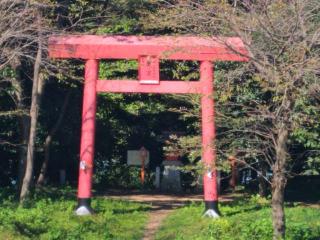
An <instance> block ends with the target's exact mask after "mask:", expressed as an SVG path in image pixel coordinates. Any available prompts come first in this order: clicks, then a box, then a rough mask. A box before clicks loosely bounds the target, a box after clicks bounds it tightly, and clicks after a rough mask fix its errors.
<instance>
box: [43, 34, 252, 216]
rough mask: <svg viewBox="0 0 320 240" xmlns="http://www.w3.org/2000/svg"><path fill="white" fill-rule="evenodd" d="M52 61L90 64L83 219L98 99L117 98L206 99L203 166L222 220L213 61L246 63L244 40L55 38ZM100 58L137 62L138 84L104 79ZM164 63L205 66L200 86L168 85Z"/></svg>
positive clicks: (212, 211) (210, 199) (210, 204)
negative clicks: (169, 96)
mask: <svg viewBox="0 0 320 240" xmlns="http://www.w3.org/2000/svg"><path fill="white" fill-rule="evenodd" d="M49 55H50V57H51V58H80V59H84V60H85V81H84V93H83V107H82V129H81V146H80V167H79V187H78V204H79V205H78V208H77V210H76V213H77V214H78V215H85V214H90V213H91V207H90V199H91V184H92V183H91V179H92V172H93V158H94V138H95V115H96V95H97V93H99V92H113V93H167V94H201V95H202V96H201V117H202V118H201V119H202V120H201V121H202V161H203V163H204V164H205V167H206V172H205V173H204V181H203V182H204V200H205V204H206V214H207V215H209V216H211V217H217V216H218V214H219V212H218V205H217V203H218V193H217V181H216V170H215V155H216V153H215V148H214V139H215V125H214V100H213V76H214V73H213V64H212V62H214V61H247V58H246V57H245V56H247V51H246V49H245V46H244V44H243V42H242V41H241V39H240V38H218V37H206V38H204V37H154V36H93V35H82V36H53V37H51V38H50V39H49ZM99 59H137V60H138V63H139V68H138V80H99V79H98V72H99ZM160 59H172V60H196V61H200V80H199V81H192V82H187V81H165V80H160V77H159V75H160V74H159V61H160Z"/></svg>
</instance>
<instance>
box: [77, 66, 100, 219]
mask: <svg viewBox="0 0 320 240" xmlns="http://www.w3.org/2000/svg"><path fill="white" fill-rule="evenodd" d="M98 67H99V62H98V60H87V61H86V63H85V81H84V90H83V106H82V127H81V144H80V164H79V182H78V184H79V185H78V208H77V210H76V214H77V215H88V214H91V213H92V209H91V207H90V200H91V185H92V172H93V159H94V139H95V118H96V96H97V91H96V84H97V80H98Z"/></svg>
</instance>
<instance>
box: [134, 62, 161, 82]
mask: <svg viewBox="0 0 320 240" xmlns="http://www.w3.org/2000/svg"><path fill="white" fill-rule="evenodd" d="M159 71H160V68H159V58H158V57H156V56H140V57H139V69H138V75H139V82H140V83H141V84H159V83H160V73H159Z"/></svg>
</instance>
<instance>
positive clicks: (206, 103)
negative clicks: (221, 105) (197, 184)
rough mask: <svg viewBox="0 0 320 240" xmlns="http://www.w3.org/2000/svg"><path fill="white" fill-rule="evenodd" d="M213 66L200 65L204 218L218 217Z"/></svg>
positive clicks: (205, 63) (206, 62)
mask: <svg viewBox="0 0 320 240" xmlns="http://www.w3.org/2000/svg"><path fill="white" fill-rule="evenodd" d="M213 77H214V74H213V64H212V63H211V62H210V61H202V62H201V63H200V81H201V82H202V96H201V123H202V161H203V164H204V169H205V172H204V176H203V188H204V201H205V213H204V215H205V216H208V217H213V218H217V217H219V215H220V213H219V209H218V190H217V170H216V164H215V161H216V151H215V144H214V141H215V123H214V99H213Z"/></svg>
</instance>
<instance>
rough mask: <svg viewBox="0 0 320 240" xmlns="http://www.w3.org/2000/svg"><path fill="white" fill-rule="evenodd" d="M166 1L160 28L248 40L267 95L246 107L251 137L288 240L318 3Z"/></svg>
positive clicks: (277, 225)
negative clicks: (292, 149)
mask: <svg viewBox="0 0 320 240" xmlns="http://www.w3.org/2000/svg"><path fill="white" fill-rule="evenodd" d="M164 2H165V4H164V5H162V6H161V7H160V9H159V14H158V16H157V17H154V16H151V18H152V20H153V22H157V24H159V25H160V24H162V26H166V27H167V28H171V29H174V30H178V31H182V32H186V33H190V32H192V33H197V34H205V35H207V36H210V35H220V34H222V35H233V36H239V37H241V39H242V40H243V41H244V42H245V45H246V47H247V49H248V50H249V53H250V54H249V56H248V57H249V58H250V65H248V66H247V67H246V70H245V73H246V74H247V75H251V77H252V78H253V79H255V81H257V82H258V84H259V87H260V88H261V90H262V91H263V92H264V93H265V96H266V98H264V99H261V101H257V102H251V103H250V105H248V106H243V108H242V109H243V111H247V115H248V116H249V117H250V119H251V120H252V121H251V124H252V125H251V129H247V132H248V133H250V134H248V135H247V136H248V138H247V139H250V141H252V139H253V137H254V138H255V139H257V140H259V141H256V142H257V143H258V142H262V141H263V144H262V145H261V144H260V146H258V145H256V146H257V147H259V148H260V147H261V146H262V147H263V148H260V150H261V151H263V153H264V155H265V156H266V158H265V160H266V162H267V163H268V164H269V165H270V166H271V168H272V172H273V177H272V219H273V229H274V239H280V238H284V237H285V214H284V190H285V186H286V182H287V179H288V177H289V175H290V169H291V167H292V164H293V162H292V158H291V156H290V154H289V149H288V146H289V139H290V137H291V136H292V134H293V133H294V131H295V130H297V128H299V127H300V126H301V125H300V124H299V119H300V118H301V117H302V116H303V114H304V112H303V111H301V108H299V103H300V101H301V99H302V98H304V97H306V96H307V97H310V98H311V97H313V96H312V95H311V94H310V90H311V89H312V88H313V86H318V85H319V69H320V65H319V64H320V61H319V60H320V59H319V56H320V55H319V43H320V34H319V31H320V23H319V19H320V18H319V14H320V13H319V12H320V11H319V9H320V2H319V1H317V0H309V1H302V0H293V1H285V0H270V1H264V0H259V1H254V2H253V1H211V0H207V1H192V0H187V1H164ZM191 15H192V17H190V16H191ZM149 22H152V21H149ZM221 42H223V40H222V39H221ZM224 44H226V45H227V46H228V43H226V42H224ZM305 120H306V121H308V119H305Z"/></svg>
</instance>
